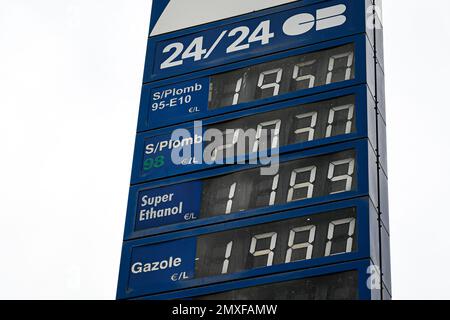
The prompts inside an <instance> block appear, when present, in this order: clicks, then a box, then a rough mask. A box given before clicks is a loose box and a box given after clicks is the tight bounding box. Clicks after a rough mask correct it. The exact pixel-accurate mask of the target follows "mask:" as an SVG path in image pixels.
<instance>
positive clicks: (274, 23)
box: [144, 0, 366, 82]
mask: <svg viewBox="0 0 450 320" xmlns="http://www.w3.org/2000/svg"><path fill="white" fill-rule="evenodd" d="M365 12H366V3H365V1H350V0H338V1H326V2H323V3H318V4H313V5H309V6H305V7H299V8H291V9H289V10H287V11H284V12H276V13H271V14H268V15H264V16H259V17H256V18H250V19H239V22H236V23H232V24H229V25H223V24H222V25H221V26H218V27H214V28H211V29H206V30H202V31H199V32H195V33H192V34H189V35H184V36H180V37H176V38H169V39H164V37H154V38H153V37H152V38H150V40H149V44H148V49H147V51H148V52H153V53H154V54H152V55H149V56H148V60H147V62H146V68H145V74H144V82H151V81H154V80H158V79H162V78H167V77H171V76H175V75H179V74H183V73H188V72H192V71H196V70H200V69H205V68H208V67H211V66H217V65H220V64H226V63H230V62H235V61H238V60H243V59H248V58H254V57H256V56H261V55H264V54H268V53H273V52H276V51H282V50H286V49H290V48H293V47H298V46H305V45H308V44H311V43H317V42H321V41H326V40H330V39H336V38H340V37H344V36H348V35H352V34H356V33H363V32H365V31H366V15H365Z"/></svg>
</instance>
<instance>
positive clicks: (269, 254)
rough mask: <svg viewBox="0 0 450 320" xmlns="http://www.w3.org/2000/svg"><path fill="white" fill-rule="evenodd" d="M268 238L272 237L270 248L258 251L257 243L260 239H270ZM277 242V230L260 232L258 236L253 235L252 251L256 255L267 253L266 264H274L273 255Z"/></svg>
mask: <svg viewBox="0 0 450 320" xmlns="http://www.w3.org/2000/svg"><path fill="white" fill-rule="evenodd" d="M268 238H270V245H269V249H264V250H258V251H256V244H257V243H258V240H262V239H268ZM276 244H277V233H276V232H269V233H264V234H258V235H256V236H253V237H252V242H251V244H250V253H251V254H252V255H253V256H254V257H260V256H265V255H267V262H266V266H267V267H268V266H271V265H272V264H273V255H274V253H273V249H275V246H276Z"/></svg>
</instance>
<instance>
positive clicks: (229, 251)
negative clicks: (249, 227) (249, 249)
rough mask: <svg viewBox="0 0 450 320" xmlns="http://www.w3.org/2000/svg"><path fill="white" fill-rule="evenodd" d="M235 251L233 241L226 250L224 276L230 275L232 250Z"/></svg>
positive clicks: (223, 265) (223, 267)
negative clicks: (229, 267)
mask: <svg viewBox="0 0 450 320" xmlns="http://www.w3.org/2000/svg"><path fill="white" fill-rule="evenodd" d="M232 249H233V241H230V242H228V244H227V248H226V249H225V259H224V260H223V264H222V274H226V273H228V266H229V265H230V257H231V250H232Z"/></svg>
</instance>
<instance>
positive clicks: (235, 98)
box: [208, 44, 355, 109]
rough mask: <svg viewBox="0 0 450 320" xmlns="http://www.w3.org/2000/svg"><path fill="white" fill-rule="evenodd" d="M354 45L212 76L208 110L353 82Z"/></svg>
mask: <svg viewBox="0 0 450 320" xmlns="http://www.w3.org/2000/svg"><path fill="white" fill-rule="evenodd" d="M354 65H355V53H354V45H353V44H348V45H344V46H340V47H337V48H330V49H326V50H321V51H319V52H313V53H309V54H302V55H298V56H294V57H289V58H285V59H280V60H276V61H270V62H266V63H262V64H258V65H255V66H251V67H248V68H244V69H240V70H235V71H231V72H227V73H224V74H219V75H215V76H212V77H211V79H210V81H211V82H210V94H209V104H208V108H209V109H218V108H223V107H226V106H232V105H236V104H239V103H244V102H250V101H255V100H260V99H265V98H269V97H274V96H278V95H282V94H286V93H289V92H293V91H299V90H304V89H311V88H314V87H318V86H323V85H328V84H332V83H336V82H341V81H346V80H351V79H354V77H355V69H354Z"/></svg>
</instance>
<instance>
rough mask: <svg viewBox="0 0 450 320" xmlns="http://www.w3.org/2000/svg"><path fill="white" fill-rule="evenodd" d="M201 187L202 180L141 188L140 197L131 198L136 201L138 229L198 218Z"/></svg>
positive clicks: (136, 223)
mask: <svg viewBox="0 0 450 320" xmlns="http://www.w3.org/2000/svg"><path fill="white" fill-rule="evenodd" d="M201 190H202V183H201V181H193V182H191V183H186V184H183V183H181V184H179V185H172V186H167V187H161V188H158V189H145V190H140V191H139V192H137V197H132V196H130V201H133V202H135V201H136V202H137V205H136V206H135V207H136V214H135V220H134V221H135V230H136V231H139V230H145V229H150V228H154V227H158V226H162V225H170V224H175V223H180V222H186V221H191V220H196V219H197V218H198V213H199V212H200V203H201V201H200V200H201ZM133 207H134V206H133Z"/></svg>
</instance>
